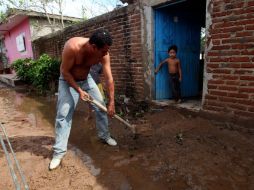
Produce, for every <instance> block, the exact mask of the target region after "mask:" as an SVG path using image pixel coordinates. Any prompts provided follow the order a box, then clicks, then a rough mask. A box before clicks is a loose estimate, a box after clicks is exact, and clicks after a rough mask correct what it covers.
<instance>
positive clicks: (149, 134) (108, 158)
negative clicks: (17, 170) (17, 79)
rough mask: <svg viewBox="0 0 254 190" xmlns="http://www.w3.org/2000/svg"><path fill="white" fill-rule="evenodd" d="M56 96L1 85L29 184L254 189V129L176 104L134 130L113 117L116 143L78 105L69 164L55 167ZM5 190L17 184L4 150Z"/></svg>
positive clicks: (0, 174)
mask: <svg viewBox="0 0 254 190" xmlns="http://www.w3.org/2000/svg"><path fill="white" fill-rule="evenodd" d="M55 103H56V100H55V97H54V96H53V97H47V98H45V97H44V98H43V97H37V96H32V95H31V94H30V93H28V92H27V91H26V90H25V89H23V88H17V89H11V88H7V87H5V86H3V85H2V86H1V88H0V121H1V122H2V123H3V125H4V126H5V128H6V130H7V133H8V135H9V138H10V141H11V143H12V146H13V149H14V151H15V152H16V156H17V158H18V160H19V162H20V165H21V167H22V169H23V171H24V173H25V176H26V179H27V182H28V184H29V187H30V189H57V190H58V189H59V190H60V189H68V190H72V189H73V190H74V189H75V190H76V189H85V190H88V189H94V190H100V189H108V190H118V189H119V190H129V189H135V190H136V189H137V190H142V189H145V190H153V189H154V190H157V189H159V190H164V189H165V190H166V189H177V190H182V189H186V190H191V189H194V190H199V189H200V190H201V189H202V190H203V189H204V190H206V189H207V190H208V189H209V190H231V189H241V190H253V189H254V128H248V127H246V126H244V125H242V126H236V125H234V124H231V123H228V122H218V121H213V120H212V118H211V120H207V119H204V118H202V117H201V116H199V114H191V113H189V112H185V111H184V110H177V109H174V108H171V107H166V108H165V107H164V108H158V107H156V108H153V107H151V108H150V109H149V111H148V112H147V113H145V118H143V119H142V121H143V123H145V124H144V125H138V127H139V128H138V131H139V133H140V134H139V135H138V136H136V138H134V135H133V134H132V133H131V132H130V131H129V130H128V129H125V128H124V127H123V125H122V124H120V123H119V122H117V121H115V120H111V121H110V127H111V133H112V135H113V136H114V137H115V138H116V139H117V141H118V146H117V147H109V146H107V145H105V144H103V143H102V142H100V141H99V140H98V139H97V136H96V129H95V125H94V119H92V120H88V121H86V120H85V119H84V117H85V116H86V111H85V109H86V108H87V105H85V104H83V103H81V104H79V106H78V108H77V110H76V112H75V116H74V121H73V128H72V131H71V135H70V140H69V150H68V153H67V155H66V157H65V158H64V160H63V163H62V166H61V167H60V168H59V169H57V170H55V171H48V164H49V161H50V159H51V155H52V151H51V148H52V145H53V143H54V117H55ZM0 189H14V185H13V182H12V178H11V175H10V172H9V170H8V167H7V162H6V158H5V155H4V152H3V149H2V147H0Z"/></svg>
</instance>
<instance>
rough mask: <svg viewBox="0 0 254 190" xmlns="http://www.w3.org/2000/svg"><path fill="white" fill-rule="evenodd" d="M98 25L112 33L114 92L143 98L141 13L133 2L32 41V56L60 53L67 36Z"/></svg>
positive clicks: (111, 51) (90, 30)
mask: <svg viewBox="0 0 254 190" xmlns="http://www.w3.org/2000/svg"><path fill="white" fill-rule="evenodd" d="M100 27H104V28H106V29H108V30H109V31H110V33H111V35H112V37H113V45H112V47H111V49H110V55H111V67H112V73H113V77H114V80H115V87H116V94H118V95H119V94H126V95H127V96H134V97H135V98H137V99H143V98H144V77H143V66H142V58H141V54H142V49H141V47H142V46H141V16H140V10H139V7H138V6H137V5H135V4H133V5H129V6H128V7H123V8H121V9H119V10H116V11H114V12H111V13H107V14H104V15H102V16H99V17H95V18H93V19H90V20H88V21H86V22H84V23H80V24H77V25H75V26H72V27H68V28H66V29H64V30H63V31H61V32H57V33H56V34H54V35H49V36H45V37H43V38H40V39H38V40H36V41H34V42H33V50H34V56H35V58H37V57H38V56H40V55H41V54H42V53H47V54H49V55H50V56H52V57H60V55H61V52H62V49H63V46H64V43H65V42H66V41H67V40H68V39H69V38H71V37H74V36H86V37H89V36H90V35H91V33H92V32H93V31H95V30H96V29H98V28H100Z"/></svg>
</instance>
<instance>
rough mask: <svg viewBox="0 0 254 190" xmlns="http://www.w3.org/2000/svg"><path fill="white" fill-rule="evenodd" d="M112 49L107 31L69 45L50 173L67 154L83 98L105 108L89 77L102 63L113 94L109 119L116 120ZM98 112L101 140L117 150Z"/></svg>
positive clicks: (73, 40) (62, 70) (62, 71)
mask: <svg viewBox="0 0 254 190" xmlns="http://www.w3.org/2000/svg"><path fill="white" fill-rule="evenodd" d="M111 45H112V38H111V36H110V34H109V33H108V32H107V31H106V30H103V29H100V30H97V31H95V32H94V33H93V34H92V36H91V37H90V38H83V37H74V38H71V39H69V40H68V41H67V42H66V43H65V46H64V49H63V52H62V64H61V68H60V78H59V88H58V94H59V95H58V102H57V115H56V121H55V136H56V137H55V144H54V146H53V150H54V154H53V159H52V160H51V162H50V164H49V169H50V170H53V169H56V168H57V167H58V166H59V165H60V163H61V160H62V158H63V157H64V155H65V154H66V151H67V144H68V138H69V134H70V130H71V124H72V115H73V112H74V110H75V107H76V105H77V103H78V100H79V98H80V99H82V100H85V99H87V98H94V99H96V100H97V101H99V102H100V103H101V104H103V105H105V103H104V101H103V98H102V96H101V93H100V91H99V89H98V87H97V85H96V83H95V82H94V80H93V78H92V77H91V75H90V74H89V70H90V67H91V66H92V65H94V64H97V63H99V62H101V63H102V67H103V73H104V77H105V80H106V85H107V90H108V94H109V103H108V115H109V116H113V115H114V113H115V105H114V82H113V77H112V74H111V68H110V56H109V47H110V46H111ZM94 110H95V115H96V128H97V132H98V137H99V138H100V139H102V140H103V141H104V142H106V143H107V144H108V145H111V146H116V145H117V143H116V141H115V140H114V139H113V138H111V136H110V133H109V129H108V117H107V114H106V113H105V112H103V111H101V110H100V109H99V108H97V107H96V106H94Z"/></svg>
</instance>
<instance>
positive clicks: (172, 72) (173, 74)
mask: <svg viewBox="0 0 254 190" xmlns="http://www.w3.org/2000/svg"><path fill="white" fill-rule="evenodd" d="M176 54H177V46H176V45H172V46H170V47H169V48H168V55H169V57H168V58H167V59H165V60H164V61H162V62H161V63H160V64H159V66H158V67H157V68H156V69H155V74H157V73H158V71H159V70H160V68H161V66H162V65H163V64H164V63H167V64H168V72H169V81H170V83H171V88H172V95H173V99H174V100H175V102H177V103H181V101H182V100H181V89H180V82H181V81H182V70H181V63H180V60H179V59H178V58H177V57H176Z"/></svg>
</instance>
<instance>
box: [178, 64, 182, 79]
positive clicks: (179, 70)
mask: <svg viewBox="0 0 254 190" xmlns="http://www.w3.org/2000/svg"><path fill="white" fill-rule="evenodd" d="M178 72H179V81H182V68H181V62H180V60H178Z"/></svg>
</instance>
